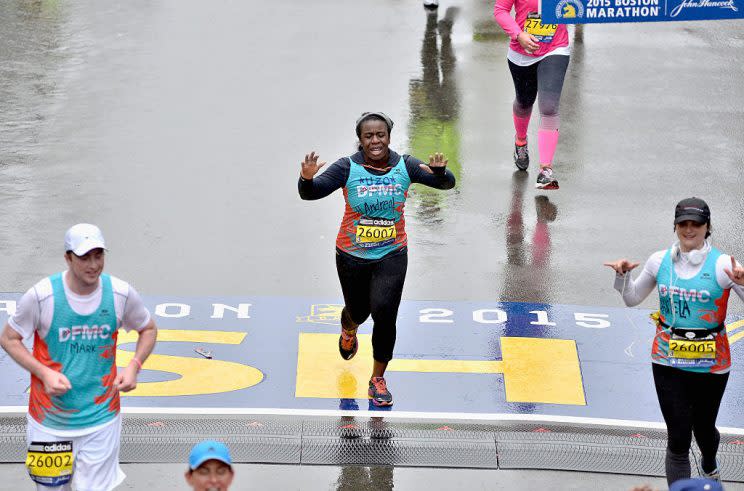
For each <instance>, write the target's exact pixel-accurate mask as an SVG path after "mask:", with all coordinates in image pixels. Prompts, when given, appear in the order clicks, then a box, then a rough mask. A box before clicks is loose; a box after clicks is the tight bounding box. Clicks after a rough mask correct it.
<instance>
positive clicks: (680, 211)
mask: <svg viewBox="0 0 744 491" xmlns="http://www.w3.org/2000/svg"><path fill="white" fill-rule="evenodd" d="M685 220H692V221H693V222H698V223H708V222H710V208H708V203H706V202H705V201H703V200H701V199H700V198H695V197H692V198H686V199H683V200H682V201H680V202H679V203H677V207H676V208H675V209H674V224H675V225H676V224H678V223H682V222H684V221H685Z"/></svg>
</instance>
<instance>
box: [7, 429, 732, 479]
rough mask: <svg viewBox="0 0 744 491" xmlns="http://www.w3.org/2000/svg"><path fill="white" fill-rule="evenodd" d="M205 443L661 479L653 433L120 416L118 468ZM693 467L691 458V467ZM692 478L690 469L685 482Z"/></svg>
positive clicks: (21, 441)
mask: <svg viewBox="0 0 744 491" xmlns="http://www.w3.org/2000/svg"><path fill="white" fill-rule="evenodd" d="M205 438H214V439H219V440H222V441H224V442H225V443H226V444H227V445H228V446H229V447H230V451H231V453H232V456H233V459H234V461H235V462H240V463H277V464H334V465H344V464H360V465H399V466H418V467H468V468H491V469H497V468H500V469H552V470H570V471H591V472H607V473H622V474H636V475H646V476H663V475H664V455H665V448H666V433H665V432H664V431H660V430H647V429H632V428H621V427H604V426H578V425H568V424H565V425H561V424H553V423H550V424H542V425H541V424H536V423H514V422H491V423H487V422H476V423H467V422H457V423H453V422H429V421H422V420H404V419H393V420H391V419H385V418H380V417H374V418H369V417H357V416H355V417H350V416H343V417H330V416H329V417H311V416H263V415H261V416H258V415H257V416H210V415H194V416H164V415H153V416H142V415H136V416H135V415H125V416H124V424H123V428H122V446H121V461H122V462H126V463H161V462H162V463H180V462H184V463H185V462H186V460H187V456H188V452H189V450H190V449H191V447H192V446H193V445H194V444H195V443H197V442H198V441H201V440H203V439H205ZM741 440H744V439H743V438H741V437H735V436H727V435H722V437H721V447H720V450H719V455H718V459H719V462H720V464H721V469H722V475H723V478H724V480H728V481H738V482H744V441H741ZM25 447H26V418H25V416H21V415H12V416H3V417H0V462H23V461H24V460H25V450H26V448H25ZM698 459H699V451H698V450H697V448H693V450H692V462H693V468H694V467H695V465H694V464H695V462H697V460H698ZM694 473H695V471H694V470H693V474H694Z"/></svg>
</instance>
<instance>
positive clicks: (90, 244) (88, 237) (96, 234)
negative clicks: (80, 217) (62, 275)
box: [65, 223, 106, 256]
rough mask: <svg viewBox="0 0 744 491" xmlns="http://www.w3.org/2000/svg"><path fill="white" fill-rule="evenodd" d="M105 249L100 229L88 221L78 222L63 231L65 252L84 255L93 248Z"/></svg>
mask: <svg viewBox="0 0 744 491" xmlns="http://www.w3.org/2000/svg"><path fill="white" fill-rule="evenodd" d="M98 248H101V249H106V243H105V242H104V241H103V234H102V233H101V229H99V228H98V227H96V226H95V225H91V224H90V223H78V224H77V225H73V226H72V227H70V228H69V229H68V230H67V232H65V252H67V251H72V253H73V254H75V255H76V256H84V255H85V254H87V253H88V252H90V251H92V250H93V249H98Z"/></svg>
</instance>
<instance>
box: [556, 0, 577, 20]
mask: <svg viewBox="0 0 744 491" xmlns="http://www.w3.org/2000/svg"><path fill="white" fill-rule="evenodd" d="M555 17H556V19H575V18H581V17H584V4H583V3H581V1H580V0H561V1H560V2H558V5H556V6H555Z"/></svg>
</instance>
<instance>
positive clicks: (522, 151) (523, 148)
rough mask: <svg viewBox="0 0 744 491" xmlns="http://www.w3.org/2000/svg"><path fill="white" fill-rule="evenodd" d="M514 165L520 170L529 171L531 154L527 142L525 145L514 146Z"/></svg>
mask: <svg viewBox="0 0 744 491" xmlns="http://www.w3.org/2000/svg"><path fill="white" fill-rule="evenodd" d="M514 165H516V166H517V169H519V170H527V167H529V166H530V153H529V152H528V151H527V140H525V141H524V145H517V144H516V143H515V144H514Z"/></svg>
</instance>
